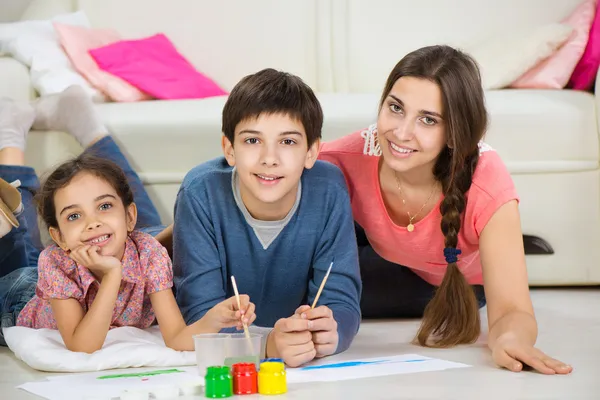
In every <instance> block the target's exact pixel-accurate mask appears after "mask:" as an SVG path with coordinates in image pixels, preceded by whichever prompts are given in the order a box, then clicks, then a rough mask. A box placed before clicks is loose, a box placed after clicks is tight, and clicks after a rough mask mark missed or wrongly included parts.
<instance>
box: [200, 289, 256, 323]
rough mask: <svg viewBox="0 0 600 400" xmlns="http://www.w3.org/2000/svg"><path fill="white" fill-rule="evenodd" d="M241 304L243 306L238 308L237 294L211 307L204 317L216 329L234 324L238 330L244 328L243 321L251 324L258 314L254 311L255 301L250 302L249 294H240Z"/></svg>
mask: <svg viewBox="0 0 600 400" xmlns="http://www.w3.org/2000/svg"><path fill="white" fill-rule="evenodd" d="M240 305H241V306H242V308H241V310H238V304H237V299H236V298H235V296H232V297H230V298H228V299H227V300H223V301H222V302H220V303H219V304H217V305H215V306H214V307H213V308H211V309H210V310H209V311H208V312H207V313H206V315H205V317H204V318H206V320H207V323H208V324H209V325H210V326H211V327H212V328H213V329H215V330H216V331H220V330H221V329H223V328H232V327H234V326H235V327H236V328H237V329H238V330H242V329H243V328H244V325H243V323H242V321H243V322H244V323H246V325H251V324H252V322H254V320H255V319H256V314H255V313H254V309H255V306H254V303H251V302H250V297H249V296H248V295H246V294H241V295H240ZM242 317H243V319H242Z"/></svg>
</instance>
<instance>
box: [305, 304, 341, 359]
mask: <svg viewBox="0 0 600 400" xmlns="http://www.w3.org/2000/svg"><path fill="white" fill-rule="evenodd" d="M296 315H298V316H299V317H300V318H302V319H307V320H309V321H310V322H311V328H310V331H311V332H312V341H313V343H314V344H315V349H316V351H317V354H316V356H315V357H316V358H320V357H325V356H330V355H332V354H334V353H335V351H336V350H337V346H338V341H339V336H338V332H337V322H336V321H335V319H334V318H333V311H331V309H330V308H329V307H327V306H319V307H317V308H314V309H311V308H310V307H309V306H300V307H298V309H297V310H296Z"/></svg>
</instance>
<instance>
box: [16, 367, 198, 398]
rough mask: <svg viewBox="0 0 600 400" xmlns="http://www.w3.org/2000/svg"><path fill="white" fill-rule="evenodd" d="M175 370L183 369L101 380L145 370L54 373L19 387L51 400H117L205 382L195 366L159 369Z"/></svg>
mask: <svg viewBox="0 0 600 400" xmlns="http://www.w3.org/2000/svg"><path fill="white" fill-rule="evenodd" d="M173 369H176V370H178V371H182V372H174V373H166V374H160V375H150V376H138V377H115V378H108V379H98V378H99V377H101V376H107V375H121V374H135V373H140V372H142V371H141V370H139V369H132V370H129V371H121V372H112V371H104V372H103V373H102V372H101V373H89V374H73V375H61V376H53V377H48V379H47V380H46V381H41V382H30V383H26V384H24V385H21V386H18V387H19V388H20V389H23V390H26V391H28V392H30V393H33V394H36V395H38V396H41V397H44V398H46V399H49V400H82V399H89V400H92V399H94V400H96V399H97V400H101V399H104V400H109V399H118V398H119V397H120V395H121V394H122V393H123V391H125V390H129V391H147V392H148V393H151V392H154V391H156V390H164V389H172V390H178V388H179V387H182V386H187V385H191V384H196V385H198V384H203V383H204V382H203V379H202V378H201V377H200V376H198V373H197V369H196V368H165V369H160V370H173ZM143 371H156V369H151V370H150V369H144V370H143Z"/></svg>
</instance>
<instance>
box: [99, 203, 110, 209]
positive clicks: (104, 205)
mask: <svg viewBox="0 0 600 400" xmlns="http://www.w3.org/2000/svg"><path fill="white" fill-rule="evenodd" d="M110 208H112V204H110V203H104V204H102V205H100V210H102V211H106V210H108V209H110Z"/></svg>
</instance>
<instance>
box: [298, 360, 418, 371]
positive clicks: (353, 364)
mask: <svg viewBox="0 0 600 400" xmlns="http://www.w3.org/2000/svg"><path fill="white" fill-rule="evenodd" d="M421 361H427V359H425V358H417V359H414V360H401V361H393V360H377V361H347V362H341V363H336V364H326V365H311V366H309V367H304V368H300V369H301V370H303V371H307V370H312V369H333V368H349V367H359V366H361V365H373V364H393V363H412V362H421Z"/></svg>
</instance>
